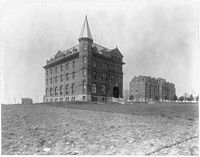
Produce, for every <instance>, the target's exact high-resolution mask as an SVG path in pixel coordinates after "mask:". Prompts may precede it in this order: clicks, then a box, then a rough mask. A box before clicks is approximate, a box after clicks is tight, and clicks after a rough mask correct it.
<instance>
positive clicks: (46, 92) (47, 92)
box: [46, 88, 48, 96]
mask: <svg viewBox="0 0 200 157" xmlns="http://www.w3.org/2000/svg"><path fill="white" fill-rule="evenodd" d="M47 95H48V88H47V89H46V96H47Z"/></svg>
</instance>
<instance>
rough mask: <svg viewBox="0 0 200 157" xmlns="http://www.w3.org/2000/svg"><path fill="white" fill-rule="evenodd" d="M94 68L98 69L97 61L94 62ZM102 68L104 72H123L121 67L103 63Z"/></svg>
mask: <svg viewBox="0 0 200 157" xmlns="http://www.w3.org/2000/svg"><path fill="white" fill-rule="evenodd" d="M93 67H96V61H93ZM100 67H102V68H103V69H104V70H108V69H112V70H115V71H121V68H120V67H119V66H116V65H112V64H111V65H108V64H107V63H102V65H101V66H100Z"/></svg>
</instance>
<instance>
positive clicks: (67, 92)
mask: <svg viewBox="0 0 200 157" xmlns="http://www.w3.org/2000/svg"><path fill="white" fill-rule="evenodd" d="M68 93H69V92H68V85H66V94H68Z"/></svg>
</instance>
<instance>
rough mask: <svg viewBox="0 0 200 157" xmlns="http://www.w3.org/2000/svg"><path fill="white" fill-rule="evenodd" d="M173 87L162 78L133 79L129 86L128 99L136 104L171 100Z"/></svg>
mask: <svg viewBox="0 0 200 157" xmlns="http://www.w3.org/2000/svg"><path fill="white" fill-rule="evenodd" d="M175 92H176V91H175V85H174V84H173V83H169V82H166V80H165V79H162V78H158V79H156V78H151V77H150V76H139V77H134V78H133V79H132V80H131V82H130V85H129V98H130V99H131V100H134V101H137V102H148V101H158V100H159V101H163V100H173V98H174V95H175Z"/></svg>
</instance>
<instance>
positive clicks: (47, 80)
mask: <svg viewBox="0 0 200 157" xmlns="http://www.w3.org/2000/svg"><path fill="white" fill-rule="evenodd" d="M86 75H87V70H86V69H83V76H86ZM72 79H75V72H72ZM54 80H55V83H57V82H58V76H55V78H54ZM65 80H66V81H68V80H69V73H67V74H65ZM49 81H50V84H52V83H53V78H50V79H46V84H47V85H48V84H49ZM63 81H64V75H60V82H63Z"/></svg>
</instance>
